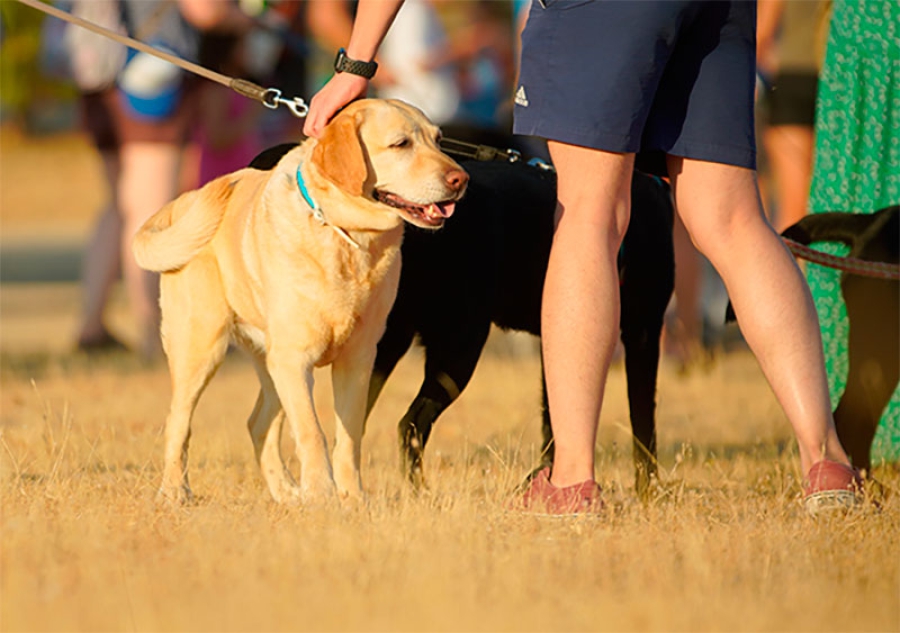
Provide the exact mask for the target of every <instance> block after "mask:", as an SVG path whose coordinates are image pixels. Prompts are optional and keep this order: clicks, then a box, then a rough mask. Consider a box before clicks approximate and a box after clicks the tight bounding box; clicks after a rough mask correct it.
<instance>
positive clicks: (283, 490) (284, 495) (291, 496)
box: [269, 482, 303, 506]
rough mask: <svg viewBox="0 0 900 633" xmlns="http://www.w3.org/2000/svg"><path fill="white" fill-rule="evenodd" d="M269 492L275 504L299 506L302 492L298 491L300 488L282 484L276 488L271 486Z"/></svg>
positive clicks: (290, 484) (294, 485)
mask: <svg viewBox="0 0 900 633" xmlns="http://www.w3.org/2000/svg"><path fill="white" fill-rule="evenodd" d="M269 492H270V493H271V495H272V498H273V499H274V500H275V503H280V504H281V505H287V506H296V505H300V502H301V500H302V499H303V491H302V490H300V486H297V485H296V484H292V483H287V482H284V483H282V484H279V485H277V486H271V487H270V488H269Z"/></svg>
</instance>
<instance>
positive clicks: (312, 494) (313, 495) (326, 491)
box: [300, 477, 337, 504]
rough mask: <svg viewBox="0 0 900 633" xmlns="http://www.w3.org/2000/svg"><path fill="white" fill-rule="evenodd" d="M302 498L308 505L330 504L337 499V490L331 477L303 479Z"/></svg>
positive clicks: (301, 484) (301, 482) (301, 485)
mask: <svg viewBox="0 0 900 633" xmlns="http://www.w3.org/2000/svg"><path fill="white" fill-rule="evenodd" d="M300 497H301V499H302V500H303V503H307V504H323V503H328V502H331V501H334V499H336V498H337V488H336V487H335V485H334V481H332V480H331V478H330V477H301V481H300Z"/></svg>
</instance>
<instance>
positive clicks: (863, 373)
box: [834, 278, 900, 471]
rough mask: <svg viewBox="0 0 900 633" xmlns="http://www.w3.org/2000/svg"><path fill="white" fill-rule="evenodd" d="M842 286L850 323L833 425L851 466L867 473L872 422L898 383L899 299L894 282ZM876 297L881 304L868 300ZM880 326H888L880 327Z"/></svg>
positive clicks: (853, 281)
mask: <svg viewBox="0 0 900 633" xmlns="http://www.w3.org/2000/svg"><path fill="white" fill-rule="evenodd" d="M844 283H845V286H844V298H845V303H846V304H847V317H848V321H849V323H850V334H849V339H848V342H847V349H848V368H847V387H846V389H845V390H844V394H843V396H842V397H841V401H840V403H839V404H838V407H837V409H836V410H835V412H834V423H835V426H836V427H837V433H838V438H840V440H841V444H843V446H844V448H845V449H846V450H847V453H848V454H849V456H850V459H851V460H852V461H853V465H854V466H856V467H857V468H860V469H864V470H866V471H869V470H870V469H871V467H872V464H871V454H870V453H871V448H872V440H873V439H874V438H875V432H876V430H877V428H878V422H879V420H880V419H881V415H882V413H883V412H884V408H885V406H887V403H888V401H889V400H890V399H891V395H892V394H893V393H894V389H895V388H896V386H897V381H898V380H900V331H898V329H897V327H896V324H897V322H898V320H900V295H898V293H897V284H896V282H893V283H892V282H890V281H882V280H875V279H862V278H856V279H848V280H846V281H845V282H844ZM880 297H883V298H885V299H886V300H885V301H883V302H878V301H875V300H873V298H875V299H877V298H880ZM885 322H887V323H892V324H894V325H893V326H892V327H884V323H885Z"/></svg>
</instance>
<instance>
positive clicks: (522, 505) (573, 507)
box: [513, 466, 603, 516]
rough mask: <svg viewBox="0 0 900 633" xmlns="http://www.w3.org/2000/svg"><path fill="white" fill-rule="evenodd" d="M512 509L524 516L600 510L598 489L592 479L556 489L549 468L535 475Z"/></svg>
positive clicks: (566, 514) (600, 503)
mask: <svg viewBox="0 0 900 633" xmlns="http://www.w3.org/2000/svg"><path fill="white" fill-rule="evenodd" d="M517 501H518V503H515V504H514V506H513V509H517V510H520V511H522V512H526V513H528V514H538V515H546V516H574V515H581V514H596V513H599V512H601V511H602V510H603V500H602V499H600V486H599V485H597V482H596V481H594V480H593V479H589V480H587V481H583V482H581V483H580V484H575V485H573V486H565V487H563V488H557V487H556V486H554V485H553V484H552V483H551V482H550V467H549V466H548V467H546V468H543V469H541V470H539V471H538V472H537V474H536V475H535V476H534V478H533V479H532V480H531V482H530V483H529V484H528V488H526V489H525V493H524V494H523V495H522V497H521V498H520V499H518V500H517Z"/></svg>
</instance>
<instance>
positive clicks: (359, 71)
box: [334, 48, 378, 79]
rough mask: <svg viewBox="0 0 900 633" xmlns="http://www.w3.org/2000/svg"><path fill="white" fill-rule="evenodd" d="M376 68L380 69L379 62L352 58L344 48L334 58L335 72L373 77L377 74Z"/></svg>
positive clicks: (367, 77)
mask: <svg viewBox="0 0 900 633" xmlns="http://www.w3.org/2000/svg"><path fill="white" fill-rule="evenodd" d="M376 70H378V62H361V61H359V60H356V59H350V58H349V57H347V51H345V50H344V49H343V48H342V49H340V50H339V51H338V52H337V57H335V58H334V72H336V73H350V74H351V75H359V76H360V77H365V78H366V79H371V78H372V77H374V76H375V71H376Z"/></svg>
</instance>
